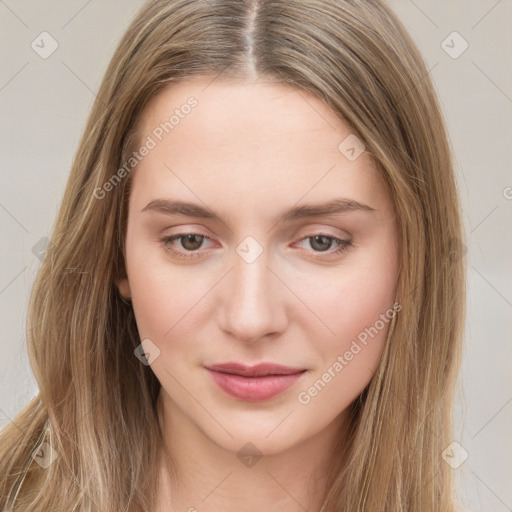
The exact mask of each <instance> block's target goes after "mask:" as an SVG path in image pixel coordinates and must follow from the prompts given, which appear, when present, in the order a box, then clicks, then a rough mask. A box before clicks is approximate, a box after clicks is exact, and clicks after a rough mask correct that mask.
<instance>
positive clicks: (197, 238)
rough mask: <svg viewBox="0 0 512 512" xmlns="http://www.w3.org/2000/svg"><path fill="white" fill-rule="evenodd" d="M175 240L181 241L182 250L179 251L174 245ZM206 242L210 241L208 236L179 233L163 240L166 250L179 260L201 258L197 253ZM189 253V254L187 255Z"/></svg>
mask: <svg viewBox="0 0 512 512" xmlns="http://www.w3.org/2000/svg"><path fill="white" fill-rule="evenodd" d="M175 240H179V241H180V243H181V249H180V250H177V249H176V248H175V247H174V246H173V243H174V241H175ZM204 240H210V239H209V238H208V237H207V236H205V235H201V234H199V233H179V234H177V235H173V236H166V237H164V238H162V240H161V243H162V245H163V246H164V248H165V249H166V250H167V251H169V252H170V253H171V254H173V255H174V256H177V257H178V258H194V257H196V256H200V254H199V253H198V252H197V251H198V250H199V249H200V248H201V245H202V243H203V242H204ZM187 253H188V254H187Z"/></svg>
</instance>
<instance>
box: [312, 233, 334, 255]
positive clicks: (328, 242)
mask: <svg viewBox="0 0 512 512" xmlns="http://www.w3.org/2000/svg"><path fill="white" fill-rule="evenodd" d="M313 240H314V243H313V244H312V246H313V248H315V245H317V241H318V240H320V247H318V246H317V247H316V248H317V249H319V250H320V251H326V250H327V249H329V246H330V245H331V240H330V239H329V238H327V237H326V236H323V235H318V236H314V237H313ZM322 240H324V242H323V243H322Z"/></svg>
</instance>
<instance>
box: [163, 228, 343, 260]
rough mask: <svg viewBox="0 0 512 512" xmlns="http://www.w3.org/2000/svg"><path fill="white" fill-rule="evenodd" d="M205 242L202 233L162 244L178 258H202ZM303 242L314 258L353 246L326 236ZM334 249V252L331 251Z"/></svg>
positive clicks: (167, 238) (184, 235)
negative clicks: (178, 244) (308, 244)
mask: <svg viewBox="0 0 512 512" xmlns="http://www.w3.org/2000/svg"><path fill="white" fill-rule="evenodd" d="M177 240H178V241H179V242H180V245H181V248H180V247H178V248H176V247H175V241H177ZM205 240H210V241H211V239H210V238H209V237H207V236H205V235H201V234H200V233H178V234H177V235H173V236H166V237H164V238H162V240H161V244H162V245H163V247H164V249H165V250H166V251H168V252H170V253H171V254H172V255H173V256H176V257H177V258H195V257H198V256H201V252H200V249H201V246H202V244H203V242H204V241H205ZM301 241H309V243H310V246H311V248H312V249H313V251H312V252H313V253H316V254H318V256H313V257H314V258H318V257H320V258H324V257H329V256H336V255H339V254H341V253H342V252H344V251H346V250H347V249H348V248H349V247H350V246H351V245H352V243H351V241H350V240H342V239H340V238H337V237H334V236H330V235H326V234H315V235H310V236H307V237H304V238H303V239H302V240H301ZM333 247H334V250H330V251H329V249H332V248H333ZM323 253H324V254H323Z"/></svg>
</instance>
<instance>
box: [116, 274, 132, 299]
mask: <svg viewBox="0 0 512 512" xmlns="http://www.w3.org/2000/svg"><path fill="white" fill-rule="evenodd" d="M116 286H117V288H118V289H119V293H120V294H121V295H122V297H123V298H125V299H131V297H132V293H131V290H130V282H129V281H128V278H127V277H123V278H122V279H118V280H117V281H116Z"/></svg>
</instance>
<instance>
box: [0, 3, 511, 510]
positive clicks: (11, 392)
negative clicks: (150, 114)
mask: <svg viewBox="0 0 512 512" xmlns="http://www.w3.org/2000/svg"><path fill="white" fill-rule="evenodd" d="M390 4H391V6H392V7H393V8H394V10H395V11H396V12H397V13H398V15H399V16H400V18H401V19H402V20H403V22H404V23H405V25H406V27H407V28H408V29H409V31H410V33H411V35H412V36H413V38H414V39H415V41H416V42H417V44H418V46H419V48H420V50H421V52H422V53H423V55H424V57H425V59H426V61H427V63H428V67H429V69H430V72H431V76H432V78H433V80H434V82H435V85H436V88H437V90H438V94H439V97H440V101H441V104H442V108H443V111H444V114H445V116H446V121H447V125H448V130H449V132H450V137H451V140H452V144H453V150H454V154H455V164H456V171H457V179H458V183H459V189H460V194H461V199H462V203H463V209H464V211H463V214H464V222H465V227H466V231H467V234H468V253H467V258H468V268H469V273H468V311H467V314H468V318H467V327H466V336H465V341H466V345H465V354H464V363H463V371H462V374H461V376H460V380H459V392H458V397H457V402H456V418H455V419H456V424H457V431H456V436H455V440H456V441H457V442H458V443H460V445H461V446H462V447H463V448H464V449H465V450H466V451H467V452H468V454H469V457H468V459H467V460H466V461H465V462H464V463H463V464H462V465H461V466H460V467H459V468H457V469H454V472H455V473H456V475H457V477H458V478H459V480H460V488H461V489H462V490H461V500H462V503H463V504H464V505H465V507H466V510H468V511H472V512H477V511H487V510H489V511H491V510H492V511H493V512H505V511H512V487H511V486H510V481H511V477H512V457H511V455H512V436H511V425H512V385H511V384H512V377H511V372H510V369H511V360H512V357H511V354H512V344H511V340H512V336H511V331H512V328H511V327H512V326H511V324H512V322H511V317H512V315H511V310H512V279H511V277H512V276H511V274H512V268H511V265H510V263H509V264H508V265H507V264H506V261H509V262H510V255H511V254H512V236H511V234H512V229H511V228H512V173H511V171H510V162H512V149H511V148H512V144H511V143H512V123H511V120H512V68H511V65H510V62H511V57H512V30H511V26H510V22H511V20H512V1H511V0H499V1H497V0H478V1H477V0H473V1H464V0H458V1H450V2H447V1H443V0H438V1H434V0H428V1H427V0H425V1H420V0H416V1H415V2H413V1H411V0H392V1H391V2H390ZM140 5H142V2H141V1H140V0H124V1H121V0H107V1H105V0H103V1H99V0H89V1H86V0H70V1H64V0H60V1H57V0H49V1H45V2H34V1H33V0H30V1H29V0H0V41H1V44H0V62H1V67H0V141H1V144H0V172H1V175H0V230H1V240H2V243H1V246H0V328H1V331H0V332H1V336H0V349H1V353H2V357H1V359H0V428H1V427H2V426H3V425H5V424H7V422H9V421H11V419H12V418H13V417H14V416H15V415H16V413H17V412H18V411H19V410H20V409H21V407H22V406H23V405H24V404H25V403H26V402H27V401H28V400H29V399H30V398H31V397H32V396H33V395H34V394H35V393H36V390H37V387H36V385H35V381H34V379H33V377H32V375H31V372H30V368H29V365H28V362H27V356H26V347H25V335H24V329H25V315H26V310H27V299H28V294H29V291H30V288H31V285H32V282H33V279H34V277H35V274H36V271H37V269H38V266H39V263H40V261H39V259H38V257H37V255H36V254H34V252H33V248H34V246H36V247H38V245H37V244H38V242H40V240H41V239H42V238H44V237H46V236H48V235H49V233H50V231H51V227H52V224H53V221H54V217H55V214H56V212H57V209H58V206H59V204H60V201H61V199H62V195H63V191H64V185H65V182H66V179H67V176H68V173H69V170H70V165H71V161H72V158H73V155H74V153H75V151H76V149H77V144H78V141H79V137H80V135H81V133H82V130H83V128H84V124H85V120H86V116H87V114H88V112H89V110H90V108H91V106H92V102H93V100H94V96H95V91H97V89H98V87H99V83H100V79H101V77H102V75H103V73H104V71H105V69H106V66H107V63H108V61H109V59H110V57H111V56H112V53H113V50H114V47H115V45H116V43H117V41H118V40H119V38H120V36H121V34H122V33H123V31H124V30H125V29H126V27H127V25H128V22H129V20H130V19H131V17H132V16H133V14H134V13H135V11H136V10H137V8H138V7H139V6H140ZM43 31H47V32H49V33H50V34H51V36H52V37H53V38H54V39H55V40H56V41H57V42H58V45H59V46H58V48H57V50H56V51H55V52H54V53H53V54H52V55H51V56H50V57H48V58H47V59H43V58H41V57H40V56H39V55H38V54H37V53H36V52H35V51H34V50H33V49H32V48H31V43H32V41H34V40H36V38H37V37H38V36H39V34H40V33H41V32H43ZM453 31H457V32H458V33H459V34H460V35H461V36H462V38H464V40H465V41H467V43H468V44H469V47H468V49H467V50H466V51H465V52H464V53H462V54H461V55H460V56H458V57H457V58H452V56H450V55H448V53H447V52H446V51H445V50H444V49H443V46H442V45H443V41H445V40H446V38H447V37H448V36H449V35H450V34H451V33H452V32H453ZM457 37H458V36H455V39H453V36H451V37H450V38H449V39H447V40H446V42H445V43H444V44H445V45H450V46H453V47H454V49H452V51H457V50H458V49H461V48H462V46H461V44H463V42H462V40H460V39H457ZM452 40H453V41H454V42H453V43H452V42H451V41H452ZM507 254H508V256H506V255H507ZM442 463H444V462H443V461H442V460H441V459H440V464H442Z"/></svg>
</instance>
